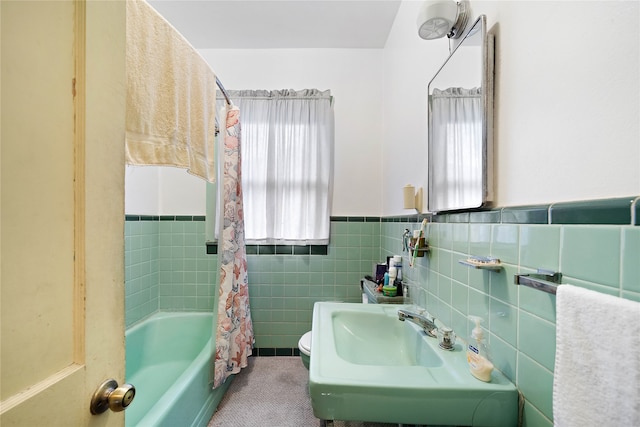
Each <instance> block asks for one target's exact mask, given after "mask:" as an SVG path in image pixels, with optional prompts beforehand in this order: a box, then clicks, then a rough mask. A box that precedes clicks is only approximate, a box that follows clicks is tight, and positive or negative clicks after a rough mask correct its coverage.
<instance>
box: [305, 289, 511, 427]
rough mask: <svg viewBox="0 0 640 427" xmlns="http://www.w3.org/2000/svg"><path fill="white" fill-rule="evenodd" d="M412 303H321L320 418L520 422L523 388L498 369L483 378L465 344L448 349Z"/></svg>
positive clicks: (317, 316)
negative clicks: (415, 315) (407, 312)
mask: <svg viewBox="0 0 640 427" xmlns="http://www.w3.org/2000/svg"><path fill="white" fill-rule="evenodd" d="M401 308H407V306H405V305H374V304H349V303H326V302H318V303H316V304H315V305H314V309H313V327H312V343H313V344H312V346H311V363H310V366H309V394H310V396H311V404H312V406H313V413H314V415H315V416H316V417H317V418H319V419H321V420H345V421H369V422H384V423H403V424H437V425H456V426H497V427H503V426H504V427H511V426H514V425H517V419H518V392H517V389H516V387H515V386H514V385H513V384H512V383H511V382H510V381H509V380H508V379H507V378H506V377H505V376H504V375H502V374H501V373H500V372H499V371H495V370H494V372H493V373H492V376H491V381H490V382H488V383H485V382H482V381H479V380H477V379H476V378H474V377H473V376H472V375H471V373H470V372H469V367H468V364H467V360H466V352H465V351H464V347H463V345H461V344H460V343H458V344H456V345H455V347H454V349H453V350H452V351H446V350H442V349H440V348H439V347H438V343H437V340H436V339H435V338H432V337H428V336H427V335H426V334H425V333H424V332H423V331H422V330H421V329H420V327H418V326H417V325H415V324H414V323H411V322H409V321H404V322H401V321H400V320H398V314H397V313H398V309H401Z"/></svg>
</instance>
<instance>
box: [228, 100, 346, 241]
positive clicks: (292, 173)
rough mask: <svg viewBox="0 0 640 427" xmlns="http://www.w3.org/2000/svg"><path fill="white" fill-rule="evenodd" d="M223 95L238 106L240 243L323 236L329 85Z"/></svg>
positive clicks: (329, 165) (330, 131) (327, 208)
mask: <svg viewBox="0 0 640 427" xmlns="http://www.w3.org/2000/svg"><path fill="white" fill-rule="evenodd" d="M229 95H230V97H231V99H232V101H233V103H234V104H235V105H237V106H238V107H239V109H240V126H241V133H242V134H241V144H242V146H241V147H242V152H241V155H242V185H243V193H244V211H245V237H246V241H247V243H249V244H288V245H310V244H314V245H317V244H327V243H328V242H329V224H330V215H331V199H332V185H333V145H334V142H333V141H334V126H333V107H332V98H331V95H330V92H329V91H328V90H327V91H318V90H316V89H309V90H301V91H294V90H282V91H266V90H259V91H229ZM223 133H224V132H221V135H222V134H223ZM219 169H221V168H219Z"/></svg>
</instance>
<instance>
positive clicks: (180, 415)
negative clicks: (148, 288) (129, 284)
mask: <svg viewBox="0 0 640 427" xmlns="http://www.w3.org/2000/svg"><path fill="white" fill-rule="evenodd" d="M212 322H213V315H212V314H211V313H197V312H191V313H176V312H159V313H156V314H154V315H152V316H150V317H148V318H147V319H145V320H143V321H142V322H140V323H138V324H136V325H134V326H132V327H131V328H129V329H128V330H127V331H126V334H125V335H126V362H127V363H126V381H127V382H128V383H131V384H133V385H134V386H135V388H136V396H135V399H134V400H133V402H132V403H131V405H130V406H129V407H128V408H127V410H126V411H125V425H126V427H133V426H140V427H143V426H150V427H162V426H167V427H175V426H180V427H183V426H184V427H188V426H192V427H196V426H206V425H207V423H208V422H209V419H210V418H211V416H212V415H213V412H214V411H215V409H216V407H217V406H218V404H219V403H220V400H221V399H222V397H223V396H224V393H225V391H226V389H227V388H228V387H229V384H231V380H232V378H233V376H232V377H230V378H229V379H228V380H227V381H226V382H225V384H224V385H223V386H221V387H218V388H217V389H215V390H213V389H212V388H211V385H210V384H209V362H210V360H211V357H212V346H213V343H214V340H213V339H212V338H211V331H212V327H213V323H212Z"/></svg>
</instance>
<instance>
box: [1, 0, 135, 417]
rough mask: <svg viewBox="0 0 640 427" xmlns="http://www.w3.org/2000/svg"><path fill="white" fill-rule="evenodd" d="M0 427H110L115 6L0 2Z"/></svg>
mask: <svg viewBox="0 0 640 427" xmlns="http://www.w3.org/2000/svg"><path fill="white" fill-rule="evenodd" d="M0 22H1V24H0V31H1V43H2V45H1V50H0V53H1V64H0V65H1V73H0V77H1V80H2V86H1V99H2V103H1V110H0V112H1V117H2V121H1V125H0V131H1V132H0V133H1V139H0V148H1V154H0V162H1V175H0V186H1V190H0V195H1V202H0V203H1V204H0V212H1V220H0V235H1V239H0V240H1V247H0V266H1V271H2V273H1V280H0V292H1V294H0V297H1V302H0V304H1V306H0V309H1V312H0V315H1V335H0V337H1V340H2V342H1V355H0V356H1V358H0V363H1V366H0V375H1V378H0V380H1V381H0V382H1V385H0V393H1V394H0V400H1V405H0V425H2V426H3V427H9V426H23V427H38V426H65V427H67V426H70V427H75V426H87V425H88V426H92V425H101V426H122V425H124V416H123V412H118V413H115V412H111V411H108V412H106V413H104V414H102V415H95V416H92V415H91V414H90V410H89V403H90V400H91V396H92V394H93V393H94V391H95V390H96V389H97V388H98V386H99V385H100V384H101V383H102V382H103V381H104V380H106V379H108V378H114V379H116V380H117V381H118V382H119V383H121V382H122V381H123V380H124V243H123V240H124V160H123V159H124V119H125V116H124V110H125V61H124V58H125V4H124V2H121V1H117V2H116V1H93V0H90V1H87V2H84V1H77V2H76V1H72V0H56V1H38V2H33V1H7V0H2V1H1V2H0Z"/></svg>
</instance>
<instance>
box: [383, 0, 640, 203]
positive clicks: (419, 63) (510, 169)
mask: <svg viewBox="0 0 640 427" xmlns="http://www.w3.org/2000/svg"><path fill="white" fill-rule="evenodd" d="M421 3H422V1H404V2H403V4H402V6H401V9H400V11H399V12H398V15H397V17H396V21H395V22H394V28H393V30H392V33H391V35H390V37H389V39H388V41H387V45H386V48H385V51H384V53H385V66H386V68H385V85H384V86H385V88H388V90H389V91H392V92H394V93H398V94H399V93H401V94H402V95H401V96H396V97H395V98H394V97H393V96H392V94H389V93H385V104H384V105H385V117H387V121H386V126H385V141H384V144H385V146H384V148H383V149H384V151H385V153H388V152H394V153H397V158H395V159H394V162H395V161H399V160H400V158H401V157H402V158H404V159H405V162H406V163H405V164H407V165H408V166H409V168H406V169H400V168H394V169H393V170H391V171H389V169H385V173H384V176H383V182H384V184H383V185H384V191H383V196H384V198H385V200H386V201H388V202H389V203H388V204H386V205H385V209H384V214H385V215H391V214H398V213H402V212H403V210H402V194H401V191H400V189H401V187H402V186H403V185H405V184H406V183H408V182H412V183H414V185H416V186H417V185H418V184H417V183H418V182H421V180H425V179H426V170H425V168H424V165H426V154H425V153H424V143H423V142H424V141H426V130H425V125H424V120H423V118H424V117H425V114H426V112H425V111H426V105H425V102H424V93H425V87H426V86H425V85H426V83H425V82H428V80H429V79H430V78H431V77H432V76H433V74H434V73H435V71H436V68H434V67H435V66H436V65H437V64H441V63H442V62H444V60H445V59H446V57H447V55H448V51H447V50H446V49H445V50H444V51H442V52H436V53H435V54H433V55H432V54H430V53H427V51H426V47H425V46H426V45H427V44H429V43H433V42H429V41H422V40H420V39H419V37H418V36H417V34H416V31H415V17H416V14H417V10H418V8H419V6H420V4H421ZM639 5H640V3H639V2H638V1H619V2H615V1H544V2H541V1H475V0H472V1H471V6H472V9H473V10H472V16H473V17H474V18H475V17H477V16H478V15H480V14H485V15H487V21H488V27H489V30H490V31H491V32H492V33H493V34H495V35H496V98H495V114H494V118H495V120H494V123H495V145H494V147H495V162H496V167H495V175H494V176H495V180H496V186H495V190H496V198H495V200H496V205H497V206H515V205H528V204H536V203H551V202H557V201H572V200H587V199H601V198H609V197H624V196H630V195H638V194H640V127H639V126H640V125H639V123H640V86H639V81H640V67H639V57H640V33H639V28H640V11H639ZM427 55H429V58H426V56H427ZM416 57H419V58H420V59H416ZM422 76H424V79H423V78H422ZM401 106H404V107H405V108H401ZM405 110H409V113H405ZM407 114H409V116H407ZM400 121H404V122H405V123H406V126H402V127H401V128H402V132H403V137H402V138H400V140H401V141H403V145H402V147H400V148H398V140H397V139H396V138H393V137H392V135H396V134H397V128H398V127H397V126H395V124H396V123H399V122H400ZM410 152H414V153H415V156H411V155H409V154H408V153H410ZM421 166H422V167H421ZM409 170H410V171H411V172H409ZM424 185H425V186H426V182H424Z"/></svg>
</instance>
